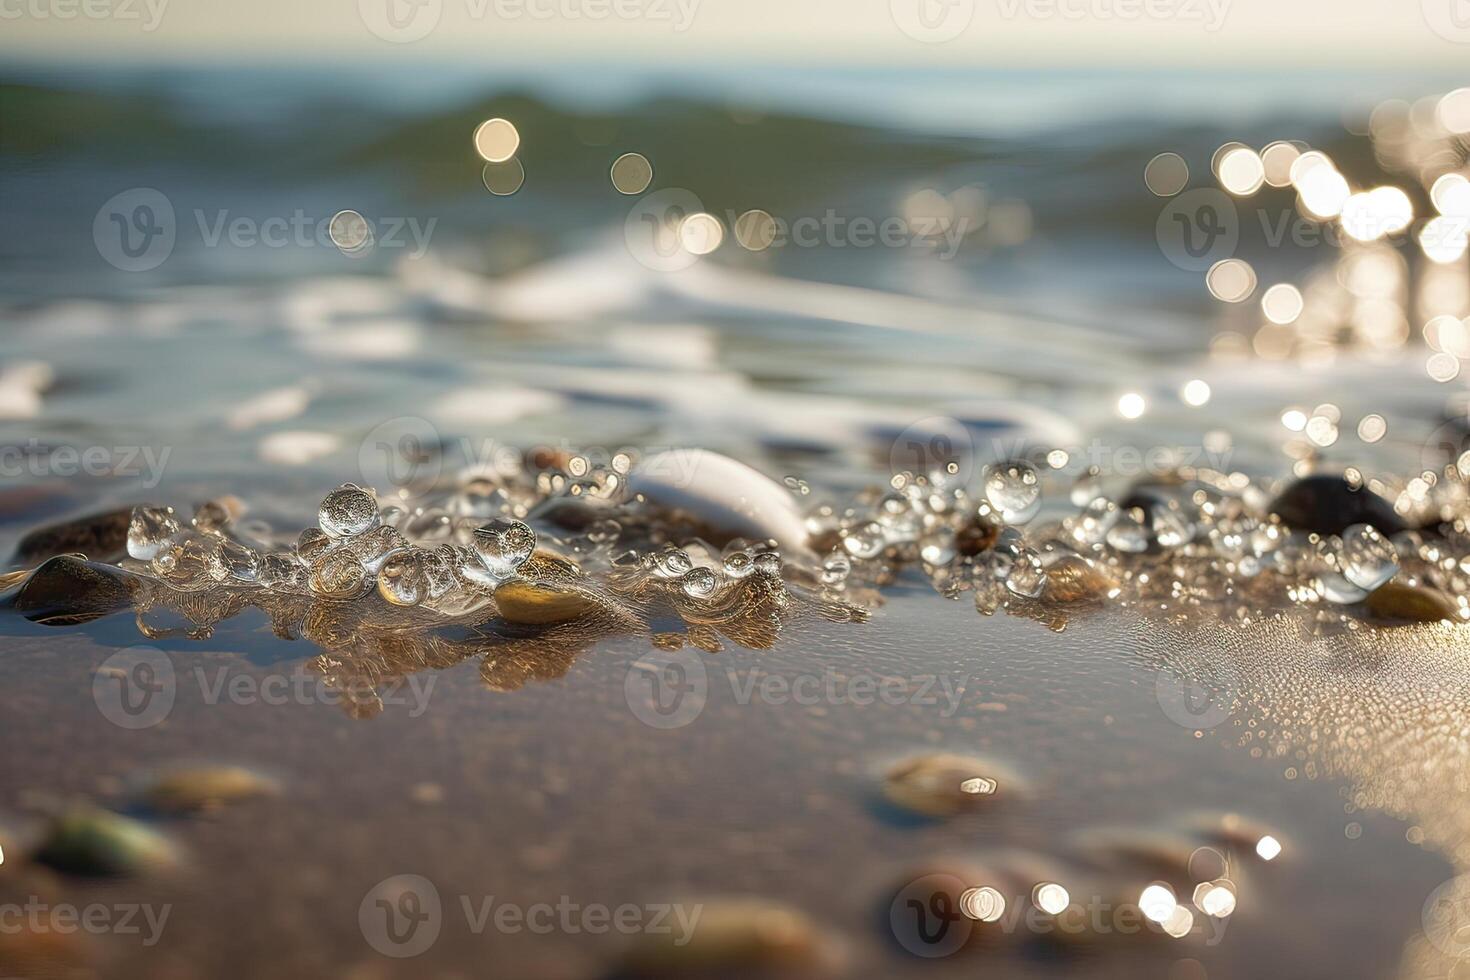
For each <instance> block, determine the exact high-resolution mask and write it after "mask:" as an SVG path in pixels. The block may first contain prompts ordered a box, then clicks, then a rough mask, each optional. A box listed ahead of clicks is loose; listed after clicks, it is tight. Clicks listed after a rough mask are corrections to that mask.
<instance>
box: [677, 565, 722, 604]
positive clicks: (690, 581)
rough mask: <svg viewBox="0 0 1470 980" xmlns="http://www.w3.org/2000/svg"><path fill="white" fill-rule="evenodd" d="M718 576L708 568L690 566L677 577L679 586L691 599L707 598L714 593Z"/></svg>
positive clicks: (717, 583)
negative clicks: (681, 575)
mask: <svg viewBox="0 0 1470 980" xmlns="http://www.w3.org/2000/svg"><path fill="white" fill-rule="evenodd" d="M719 584H720V583H719V578H718V577H717V576H716V575H715V573H714V572H713V571H711V570H710V569H708V568H704V567H699V568H691V569H689V571H687V572H685V573H684V576H683V577H682V578H680V579H679V588H680V589H682V590H683V591H684V594H685V595H687V596H688V597H689V598H691V599H708V598H709V597H710V596H712V595H714V594H715V587H716V586H718V585H719Z"/></svg>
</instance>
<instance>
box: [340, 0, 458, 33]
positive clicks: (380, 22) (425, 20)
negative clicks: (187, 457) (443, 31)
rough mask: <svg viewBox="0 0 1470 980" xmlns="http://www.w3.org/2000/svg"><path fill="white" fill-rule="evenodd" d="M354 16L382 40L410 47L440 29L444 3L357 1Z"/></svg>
mask: <svg viewBox="0 0 1470 980" xmlns="http://www.w3.org/2000/svg"><path fill="white" fill-rule="evenodd" d="M357 13H358V15H359V16H360V17H361V18H362V22H363V24H364V25H366V27H367V29H368V30H369V31H371V32H372V33H373V34H374V35H375V36H376V37H378V38H380V39H381V40H384V41H388V42H391V43H393V44H411V43H413V42H414V41H421V40H423V39H424V38H426V37H428V36H429V33H430V32H431V31H433V30H434V28H436V27H438V26H439V18H440V16H442V15H443V13H444V2H443V0H357Z"/></svg>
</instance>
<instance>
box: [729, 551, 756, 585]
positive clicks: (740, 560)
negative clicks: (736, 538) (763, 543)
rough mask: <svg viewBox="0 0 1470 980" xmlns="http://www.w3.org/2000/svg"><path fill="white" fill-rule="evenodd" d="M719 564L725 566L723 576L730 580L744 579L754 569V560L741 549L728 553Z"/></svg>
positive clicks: (748, 553)
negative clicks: (728, 577)
mask: <svg viewBox="0 0 1470 980" xmlns="http://www.w3.org/2000/svg"><path fill="white" fill-rule="evenodd" d="M721 564H723V565H724V566H725V574H726V575H728V576H730V577H731V578H745V576H747V575H749V574H750V573H751V572H752V571H753V570H754V569H755V561H754V559H752V558H751V557H750V552H748V551H746V550H745V549H743V548H740V549H736V550H735V551H732V552H730V553H729V554H728V555H726V556H725V559H724V561H723V562H722V563H721Z"/></svg>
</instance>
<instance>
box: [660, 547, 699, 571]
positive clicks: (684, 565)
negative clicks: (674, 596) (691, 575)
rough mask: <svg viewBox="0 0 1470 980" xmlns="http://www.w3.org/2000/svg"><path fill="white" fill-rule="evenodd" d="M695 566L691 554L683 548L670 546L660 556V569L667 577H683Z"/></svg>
mask: <svg viewBox="0 0 1470 980" xmlns="http://www.w3.org/2000/svg"><path fill="white" fill-rule="evenodd" d="M693 567H694V562H693V561H691V560H690V558H689V554H688V553H687V552H685V551H684V550H683V549H681V548H670V549H669V550H668V551H665V552H664V553H663V554H661V555H659V556H658V571H659V573H660V574H662V575H663V576H665V577H666V578H682V577H683V575H684V573H685V572H687V571H689V570H690V569H691V568H693Z"/></svg>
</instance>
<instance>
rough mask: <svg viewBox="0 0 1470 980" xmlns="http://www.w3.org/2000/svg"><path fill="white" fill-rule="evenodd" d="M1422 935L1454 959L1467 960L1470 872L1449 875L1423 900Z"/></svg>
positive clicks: (1469, 928)
mask: <svg viewBox="0 0 1470 980" xmlns="http://www.w3.org/2000/svg"><path fill="white" fill-rule="evenodd" d="M1423 922H1424V937H1425V938H1426V939H1428V940H1429V941H1430V942H1431V943H1433V944H1434V948H1435V949H1437V950H1439V951H1440V952H1441V953H1444V954H1445V955H1446V956H1448V957H1450V958H1451V959H1454V960H1466V959H1470V875H1460V876H1459V877H1457V878H1451V879H1450V880H1449V881H1447V882H1445V883H1444V884H1442V885H1440V886H1439V887H1438V888H1436V889H1435V890H1434V891H1432V892H1430V893H1429V898H1428V899H1427V900H1426V901H1425V902H1424V912H1423Z"/></svg>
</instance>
